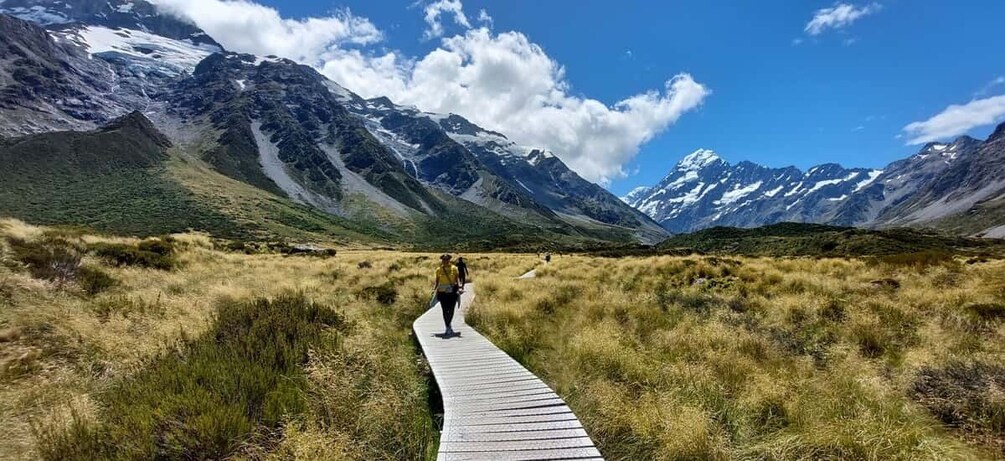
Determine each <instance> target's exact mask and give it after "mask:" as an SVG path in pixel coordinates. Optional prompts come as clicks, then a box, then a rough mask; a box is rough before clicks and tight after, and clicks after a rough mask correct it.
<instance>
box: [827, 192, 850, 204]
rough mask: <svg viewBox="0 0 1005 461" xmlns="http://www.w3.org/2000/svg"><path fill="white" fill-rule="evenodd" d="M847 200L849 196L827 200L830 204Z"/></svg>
mask: <svg viewBox="0 0 1005 461" xmlns="http://www.w3.org/2000/svg"><path fill="white" fill-rule="evenodd" d="M846 198H848V194H845V195H842V196H840V197H834V198H829V199H827V201H830V202H840V201H842V200H844V199H846Z"/></svg>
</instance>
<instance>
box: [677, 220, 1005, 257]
mask: <svg viewBox="0 0 1005 461" xmlns="http://www.w3.org/2000/svg"><path fill="white" fill-rule="evenodd" d="M657 249H658V250H660V251H681V250H694V251H699V252H703V253H729V254H740V255H750V256H866V255H893V254H904V253H918V252H929V251H942V252H962V253H981V252H1002V251H1003V250H1005V243H1003V241H1001V240H992V239H975V238H966V237H953V236H948V235H944V234H941V233H937V232H933V231H925V230H917V229H887V230H868V229H857V228H852V227H835V226H825V225H821V224H803V223H779V224H774V225H770V226H764V227H758V228H753V229H740V228H735V227H713V228H710V229H705V230H701V231H698V232H693V233H690V234H681V235H676V236H674V237H671V238H669V239H667V240H665V241H664V242H662V243H660V244H659V245H658V246H657Z"/></svg>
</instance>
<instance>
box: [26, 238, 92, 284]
mask: <svg viewBox="0 0 1005 461" xmlns="http://www.w3.org/2000/svg"><path fill="white" fill-rule="evenodd" d="M8 244H9V245H10V249H11V252H12V253H13V254H14V258H15V259H16V260H17V261H19V262H21V263H22V264H24V265H25V266H26V267H27V268H28V271H29V272H30V273H31V275H32V276H33V277H35V278H40V279H44V280H50V281H54V282H58V283H60V284H62V283H65V282H68V281H70V280H72V279H74V278H75V277H76V276H77V272H78V271H79V270H80V262H81V259H82V258H83V253H82V249H81V247H80V246H79V245H77V244H74V243H72V242H69V241H67V240H63V239H59V238H43V239H40V240H37V241H27V240H22V239H18V238H11V239H9V240H8Z"/></svg>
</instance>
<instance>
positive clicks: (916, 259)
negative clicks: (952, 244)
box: [872, 250, 958, 269]
mask: <svg viewBox="0 0 1005 461" xmlns="http://www.w3.org/2000/svg"><path fill="white" fill-rule="evenodd" d="M872 261H873V262H874V263H881V264H889V265H892V266H907V267H914V268H919V269H923V268H926V267H932V266H951V265H956V264H958V263H957V262H956V259H955V257H954V256H953V254H952V253H950V252H948V251H937V250H932V251H919V252H915V253H901V254H892V255H887V256H878V257H875V258H872Z"/></svg>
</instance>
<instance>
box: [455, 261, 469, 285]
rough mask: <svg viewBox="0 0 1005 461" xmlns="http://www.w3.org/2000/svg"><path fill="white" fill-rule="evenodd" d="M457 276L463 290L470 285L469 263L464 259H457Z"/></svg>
mask: <svg viewBox="0 0 1005 461" xmlns="http://www.w3.org/2000/svg"><path fill="white" fill-rule="evenodd" d="M456 266H457V276H458V279H459V280H460V283H461V289H464V285H467V283H468V263H467V262H466V261H464V257H463V256H461V257H458V258H457V264H456Z"/></svg>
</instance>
